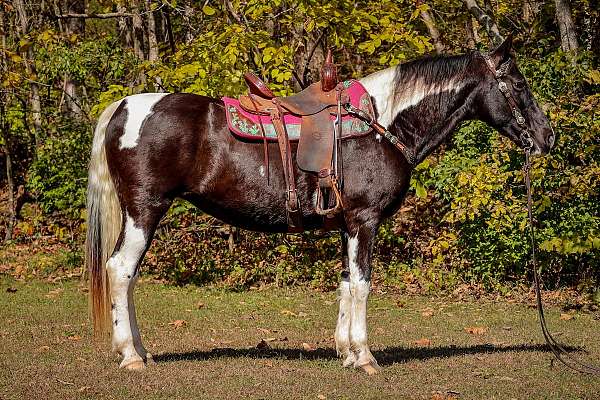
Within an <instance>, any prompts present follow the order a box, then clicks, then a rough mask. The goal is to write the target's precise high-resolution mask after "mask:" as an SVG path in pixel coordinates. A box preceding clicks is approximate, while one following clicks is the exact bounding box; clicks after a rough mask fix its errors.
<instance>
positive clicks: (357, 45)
mask: <svg viewBox="0 0 600 400" xmlns="http://www.w3.org/2000/svg"><path fill="white" fill-rule="evenodd" d="M150 3H151V4H150V6H151V8H152V9H153V10H155V13H154V14H155V16H156V17H159V15H160V18H163V17H164V14H162V12H161V11H160V9H164V10H169V11H170V15H171V17H172V25H173V26H172V29H173V32H174V35H175V40H174V42H175V48H174V50H171V48H170V46H169V45H167V43H166V42H167V40H166V35H165V33H164V32H163V40H164V43H159V45H160V56H159V59H158V60H157V61H152V62H150V61H148V60H142V59H140V58H138V57H139V54H136V52H135V51H134V49H132V48H130V47H131V46H130V45H131V43H129V44H127V41H126V39H125V36H126V35H124V34H123V33H124V32H123V31H120V30H119V29H117V23H116V22H117V21H116V20H98V21H96V20H88V21H87V22H86V24H87V25H86V31H85V34H83V33H82V34H81V35H74V34H66V33H60V30H59V25H58V24H57V23H56V21H54V20H53V21H50V22H48V23H45V24H43V23H40V24H37V23H36V24H37V25H35V28H34V27H33V25H32V27H31V29H30V32H29V33H28V34H27V35H21V36H18V35H15V34H14V32H11V31H10V29H9V31H8V32H9V34H8V35H7V45H6V48H3V49H2V50H1V52H2V53H1V55H2V56H3V58H2V60H3V66H5V70H3V74H2V76H0V83H1V85H2V90H5V91H6V93H10V94H11V95H10V96H9V95H7V98H9V100H10V101H7V107H6V115H5V120H6V121H7V125H8V129H7V130H6V132H2V134H1V135H0V146H5V145H6V142H7V140H6V139H7V138H9V139H11V141H12V143H13V144H14V147H15V151H17V150H18V151H17V154H16V155H17V156H19V157H20V158H19V159H17V160H16V164H18V165H17V166H18V167H19V168H17V170H18V171H19V174H20V176H19V179H18V180H17V181H18V183H19V184H20V183H22V182H25V183H26V186H27V188H28V190H29V192H30V193H31V194H32V195H33V196H34V197H35V199H36V201H37V203H38V205H39V206H40V207H41V209H42V210H43V211H44V212H45V213H46V215H52V216H56V215H57V214H61V215H63V216H68V217H69V218H72V219H74V220H79V221H81V218H80V216H81V214H82V213H81V210H82V209H83V207H84V202H85V187H86V169H87V162H88V154H89V148H90V144H91V136H92V135H91V132H92V129H93V124H94V121H95V119H96V118H97V116H98V115H99V114H100V113H101V112H102V110H104V109H105V108H106V107H107V106H108V105H109V104H110V103H112V102H113V101H115V100H118V99H120V98H122V97H124V96H127V95H130V94H134V93H139V92H144V91H155V90H163V89H164V90H166V91H172V92H191V93H196V94H201V95H207V96H212V97H220V96H223V95H229V96H231V95H236V94H238V93H240V92H242V91H243V90H245V89H244V88H245V85H244V82H243V79H242V75H243V73H244V72H246V71H248V70H251V71H254V72H256V73H257V74H258V75H260V76H261V77H263V78H264V79H265V80H266V81H267V82H268V84H269V86H270V87H271V88H272V89H273V90H274V91H275V93H276V94H279V95H286V94H289V93H291V92H293V91H294V90H298V89H299V84H298V82H297V78H300V79H301V80H305V79H306V82H305V83H310V82H312V81H316V80H317V79H318V66H319V65H320V60H321V59H322V58H323V53H324V50H325V49H326V48H327V47H331V48H332V49H333V51H334V55H335V58H336V63H337V64H338V66H339V74H340V76H341V77H343V78H348V77H360V76H364V75H367V74H369V73H371V72H374V71H377V70H380V69H382V68H384V67H387V66H392V65H396V64H398V63H400V62H403V61H404V60H408V59H412V58H415V57H419V56H421V55H423V54H425V53H428V52H431V51H432V50H433V46H432V45H431V42H430V39H429V35H428V30H427V28H426V27H425V25H424V24H423V22H422V21H421V19H420V13H421V12H423V11H425V10H428V11H429V12H430V14H432V15H434V17H435V18H436V21H437V23H438V28H439V30H440V31H441V32H442V34H443V39H444V41H445V44H446V46H447V47H446V48H447V51H448V52H449V53H458V52H461V51H466V50H470V49H468V48H467V46H468V44H467V41H466V40H465V37H466V34H467V32H466V28H465V26H467V25H466V24H469V23H472V17H471V15H469V13H468V12H467V11H466V10H465V8H464V2H463V1H461V0H451V1H446V0H428V1H425V2H424V4H421V5H415V2H414V1H409V0H382V1H376V2H373V1H364V0H360V1H352V0H327V1H325V0H300V1H295V2H283V1H281V0H267V1H264V0H247V1H240V0H232V1H231V2H215V1H212V2H203V3H202V4H196V3H194V4H192V9H193V11H194V12H193V13H192V15H191V16H188V17H187V18H188V19H187V20H186V19H185V18H183V16H182V14H181V12H180V11H181V10H182V6H181V4H179V3H178V2H160V3H159V2H156V1H152V2H150ZM572 3H573V4H574V17H575V19H576V20H577V21H581V20H582V19H584V18H587V17H586V16H585V15H584V13H585V11H584V10H588V9H590V4H589V2H587V1H575V2H572ZM115 4H116V3H115V2H112V1H102V2H96V1H91V2H90V3H89V7H90V10H97V11H98V10H99V12H109V11H112V10H113V8H114V6H115ZM120 4H121V5H123V4H125V6H126V7H131V5H128V4H126V3H123V2H120ZM228 4H230V5H231V9H229V8H228ZM522 6H523V2H522V1H517V0H501V1H498V2H495V3H494V9H493V13H494V16H495V19H496V21H497V22H498V24H499V26H500V28H501V29H500V30H501V31H502V32H503V33H506V32H508V31H509V30H510V31H515V34H516V41H515V43H516V53H517V54H518V55H519V57H520V58H521V59H520V60H519V65H520V68H521V70H522V71H523V73H524V75H525V76H526V77H527V78H528V80H529V83H530V86H531V88H532V89H533V91H534V92H535V94H536V97H537V99H538V100H539V102H540V103H541V104H542V106H543V108H544V109H545V111H547V113H548V114H549V115H550V117H551V120H552V123H553V125H554V127H555V131H556V133H557V137H558V139H557V144H556V147H555V149H554V150H553V152H552V154H551V155H549V156H546V157H544V158H536V159H535V160H534V166H533V171H532V173H533V185H534V190H535V195H536V197H535V208H536V215H537V217H538V220H539V223H538V225H539V226H538V242H539V243H540V250H541V252H540V259H541V263H542V267H543V269H544V272H545V273H546V274H550V277H551V282H559V281H560V282H564V281H565V280H566V281H567V282H575V281H577V277H583V278H582V279H583V280H584V281H585V282H591V284H597V282H598V280H599V277H598V273H599V272H598V270H597V266H598V265H600V248H599V247H600V217H599V216H600V198H599V197H600V195H599V193H600V187H599V185H600V183H599V182H600V166H599V160H600V155H599V146H600V142H599V141H600V118H598V109H600V94H599V89H600V71H599V67H598V56H597V54H590V53H586V52H585V51H580V52H579V54H577V55H574V54H566V53H563V52H561V51H559V50H557V47H558V43H559V40H560V38H559V37H558V36H557V34H556V32H557V29H556V27H555V26H554V25H553V24H554V8H553V6H552V5H551V4H550V3H547V4H545V5H543V6H542V8H540V10H539V14H538V15H537V16H532V17H531V20H530V21H525V20H524V19H523V18H522V15H520V13H521V11H522ZM35 7H36V6H35V5H33V4H32V5H31V10H34V9H35ZM489 11H491V10H488V12H489ZM594 12H595V13H596V14H594V15H597V11H594ZM9 15H10V14H9ZM145 15H146V14H143V16H142V18H145ZM441 17H443V18H441ZM588 17H589V16H588ZM11 18H12V17H9V18H8V21H9V25H10V22H11V21H12V19H11ZM590 18H591V17H590ZM34 20H35V18H34V19H32V23H33V22H34ZM40 20H43V18H40ZM590 20H593V19H590ZM15 21H16V19H15ZM162 22H164V21H162ZM588 22H589V21H588ZM158 26H159V30H162V29H163V27H164V24H159V25H158ZM9 28H10V26H9ZM189 32H193V39H191V40H187V36H188V35H187V34H188V33H189ZM475 32H476V33H477V34H478V35H479V36H480V37H481V38H482V39H483V40H482V41H481V42H479V43H477V44H476V46H477V47H479V48H480V49H481V50H485V49H486V48H487V46H488V43H487V42H486V39H485V38H486V34H485V31H484V28H483V27H481V26H477V25H476V26H475ZM471 33H472V32H471ZM586 34H587V33H586ZM184 37H186V39H185V40H184ZM141 44H142V49H141V52H142V54H143V53H144V51H146V52H147V40H145V39H144V40H142V43H141ZM317 44H318V46H316V45H317ZM315 46H316V47H315ZM144 48H146V49H145V50H144ZM589 48H592V47H589ZM313 49H315V50H316V51H315V52H314V53H313V56H314V57H313V58H312V59H311V60H309V55H310V54H311V52H312V51H313ZM28 50H33V51H32V52H30V53H29V52H28ZM141 58H144V57H141ZM146 58H147V57H146ZM28 66H31V67H33V68H28ZM67 78H68V79H69V80H70V81H71V82H73V83H74V84H75V86H76V87H77V88H78V89H80V90H81V92H80V93H79V94H78V96H77V97H78V101H80V103H81V104H80V105H81V106H82V109H83V112H82V113H81V115H73V114H70V113H69V112H68V111H67V110H66V108H67V107H66V106H65V104H66V102H67V101H68V100H69V98H68V97H67V96H66V94H65V93H64V92H63V90H62V88H63V87H64V85H65V84H66V82H67ZM34 83H37V85H38V89H39V92H40V98H41V105H42V110H41V111H42V116H41V118H42V126H41V127H40V129H39V130H37V131H36V130H35V129H34V127H33V118H32V113H31V107H30V98H31V97H30V94H31V89H32V85H33V84H34ZM159 84H160V86H159ZM3 93H4V92H3ZM11 96H12V97H11ZM3 99H4V98H3ZM23 149H25V150H23ZM0 157H2V154H1V153H0ZM13 158H16V157H13ZM0 161H2V160H1V159H0ZM521 166H522V155H521V154H520V152H519V151H518V150H517V149H516V148H515V146H514V144H512V143H510V142H509V141H508V140H507V139H505V138H503V137H501V136H499V135H498V134H497V133H495V132H494V131H493V130H492V129H490V128H488V127H486V126H485V125H483V124H481V123H475V122H472V123H466V124H464V125H463V126H462V127H461V129H460V130H459V131H458V132H456V134H455V136H454V138H453V139H452V141H451V143H449V144H447V146H446V147H445V148H444V149H442V150H441V151H440V152H438V153H436V154H434V155H433V156H432V157H430V158H428V159H427V160H425V162H423V163H422V164H421V165H419V166H418V167H417V168H416V170H415V171H414V174H413V176H412V179H411V188H412V190H411V195H413V196H411V197H410V198H409V199H408V200H409V201H408V204H409V205H408V206H406V205H405V206H404V207H403V209H402V210H401V211H400V213H399V214H398V215H397V217H396V218H395V219H393V220H390V221H386V222H385V223H384V224H383V225H382V227H381V228H380V232H379V241H378V243H377V245H376V248H375V252H374V254H375V262H374V274H373V276H374V278H375V279H381V280H382V281H383V282H385V283H389V284H393V285H397V286H400V287H408V286H412V285H416V286H420V287H421V288H424V289H426V290H439V289H447V288H451V287H452V286H454V285H456V284H457V283H459V282H461V281H463V280H466V281H471V282H484V283H485V284H486V285H488V287H498V285H500V284H502V283H503V282H507V281H512V280H519V279H522V278H523V277H524V276H525V274H526V268H525V266H526V261H527V259H528V257H529V251H530V248H529V244H528V241H527V237H526V235H527V231H526V213H525V198H524V187H523V181H522V174H521V171H520V168H521ZM38 225H39V221H36V224H35V229H34V228H33V226H27V224H26V223H25V222H20V223H19V226H18V229H21V228H22V229H21V231H22V232H30V231H34V230H35V231H37V230H38V228H39V226H38ZM50 225H51V226H52V227H53V228H52V229H53V230H56V232H57V233H56V236H60V235H62V233H61V232H62V231H61V229H63V227H61V226H59V225H56V226H55V225H53V224H50ZM157 237H158V240H157V241H155V244H154V247H153V248H152V250H151V254H150V255H149V258H148V260H147V263H148V265H149V267H150V269H151V271H152V272H153V273H154V274H155V275H157V276H159V277H161V278H163V279H167V280H170V281H174V282H178V283H182V284H183V283H189V282H191V283H197V284H202V283H207V282H222V283H224V284H226V285H228V286H230V287H233V288H242V287H248V286H253V285H257V284H260V283H263V282H271V283H276V284H278V285H283V284H294V283H298V282H304V283H308V284H311V285H314V286H317V287H323V288H330V287H332V286H333V285H334V283H335V282H336V280H337V275H338V272H339V271H340V269H341V266H340V261H339V260H340V251H339V246H340V243H339V238H338V237H337V235H336V234H333V233H332V234H326V235H321V234H308V235H304V236H283V235H265V234H257V233H252V232H243V231H240V232H237V233H236V240H235V244H234V250H233V252H230V251H229V241H228V234H227V232H226V230H224V228H223V227H222V226H221V224H220V223H217V222H216V221H215V220H214V219H212V218H210V217H208V216H206V215H204V214H202V213H201V212H199V211H197V210H195V209H193V208H191V207H190V206H189V205H188V204H187V203H183V202H180V203H177V204H176V205H175V206H174V207H173V208H172V210H171V211H170V213H169V215H168V217H167V218H166V220H165V221H164V222H163V223H162V224H161V228H160V230H159V232H158V234H157ZM594 282H595V283H594Z"/></svg>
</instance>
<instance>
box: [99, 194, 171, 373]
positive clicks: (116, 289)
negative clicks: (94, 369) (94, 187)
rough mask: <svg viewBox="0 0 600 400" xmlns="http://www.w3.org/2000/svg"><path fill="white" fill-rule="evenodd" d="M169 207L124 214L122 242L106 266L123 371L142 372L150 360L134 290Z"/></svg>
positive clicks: (115, 345)
mask: <svg viewBox="0 0 600 400" xmlns="http://www.w3.org/2000/svg"><path fill="white" fill-rule="evenodd" d="M168 206H169V203H166V202H165V204H162V205H160V206H158V207H153V208H151V207H149V208H147V209H144V210H141V211H138V210H127V211H125V212H124V215H123V227H122V228H121V234H120V236H119V241H118V242H117V246H116V247H115V251H114V252H113V254H112V256H111V257H110V259H109V260H108V262H107V263H106V269H107V272H108V279H109V283H110V296H111V310H112V326H113V330H112V331H113V335H112V347H113V351H116V352H118V353H120V354H121V355H122V356H123V361H122V362H121V364H120V367H122V368H128V369H139V368H143V367H144V366H145V362H146V361H147V360H148V358H149V357H150V355H149V354H148V353H147V352H146V349H145V348H144V346H143V345H142V340H141V337H140V332H139V329H138V326H137V319H136V315H135V305H134V303H133V289H134V286H135V283H136V281H137V278H138V276H139V266H140V264H141V261H142V258H143V257H144V254H145V253H146V250H147V249H148V247H149V246H150V242H151V241H152V237H153V235H154V231H155V229H156V226H157V224H158V222H159V221H160V218H161V217H162V215H163V214H164V212H165V211H166V210H167V209H168ZM128 211H129V212H128ZM134 211H136V212H134ZM130 212H131V214H130Z"/></svg>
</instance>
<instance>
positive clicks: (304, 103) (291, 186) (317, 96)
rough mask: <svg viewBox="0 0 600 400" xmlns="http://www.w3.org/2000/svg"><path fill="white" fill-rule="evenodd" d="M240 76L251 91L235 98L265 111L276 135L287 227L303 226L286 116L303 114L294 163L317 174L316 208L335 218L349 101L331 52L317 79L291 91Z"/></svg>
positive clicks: (251, 109) (253, 109) (338, 208)
mask: <svg viewBox="0 0 600 400" xmlns="http://www.w3.org/2000/svg"><path fill="white" fill-rule="evenodd" d="M244 79H245V80H246V82H247V84H248V91H249V93H248V95H242V96H240V97H239V101H240V106H241V107H242V108H243V109H245V110H246V111H248V112H250V113H253V114H257V115H269V116H270V118H271V120H272V122H273V126H274V127H275V131H276V133H277V142H278V144H279V152H280V155H281V161H282V165H283V172H284V178H285V184H286V189H287V191H286V210H287V221H288V225H289V229H290V231H301V230H302V210H301V207H300V202H299V199H298V194H297V191H296V181H295V177H294V166H293V158H292V152H291V146H290V140H289V138H288V133H287V130H286V126H285V122H284V115H285V114H292V115H295V116H298V117H301V118H302V125H301V130H300V140H299V142H298V150H297V154H296V161H297V163H298V167H299V168H300V169H302V170H303V171H307V172H312V173H315V174H316V175H317V176H318V181H319V184H318V188H317V199H316V207H315V210H316V212H317V213H318V214H320V215H323V216H326V217H328V218H333V217H334V216H335V215H336V214H337V213H339V212H340V211H341V210H342V208H343V203H342V196H341V186H342V164H341V161H342V159H341V156H340V152H341V148H340V141H341V137H342V117H343V116H344V115H347V111H346V110H345V109H343V107H342V104H345V103H347V102H348V98H349V97H348V93H347V90H346V88H345V86H344V85H343V83H340V82H338V79H337V70H336V66H335V64H334V63H333V57H332V54H331V50H329V51H328V52H327V57H326V59H325V62H324V64H323V67H322V68H321V80H320V81H319V82H316V83H314V84H312V85H310V86H308V87H307V88H306V89H304V90H303V91H301V92H300V93H297V94H295V95H292V96H289V97H275V95H274V94H273V92H272V91H271V90H270V89H269V88H268V86H267V85H266V84H265V83H264V82H263V81H261V80H260V79H259V78H258V77H257V76H255V75H254V74H252V73H246V74H245V75H244ZM332 115H334V116H335V117H336V118H335V121H332V118H331V116H332ZM260 126H261V130H262V136H263V139H264V140H263V142H264V144H265V164H267V165H266V166H267V171H268V154H267V146H266V135H265V131H264V127H263V126H262V123H261V124H260ZM267 174H268V172H267ZM267 179H268V177H267Z"/></svg>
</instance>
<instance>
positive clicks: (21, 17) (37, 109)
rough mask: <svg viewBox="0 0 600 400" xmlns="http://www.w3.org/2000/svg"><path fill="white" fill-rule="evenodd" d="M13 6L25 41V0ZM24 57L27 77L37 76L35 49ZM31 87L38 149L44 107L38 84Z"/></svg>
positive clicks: (18, 1) (32, 84)
mask: <svg viewBox="0 0 600 400" xmlns="http://www.w3.org/2000/svg"><path fill="white" fill-rule="evenodd" d="M13 4H14V7H15V9H16V11H17V20H16V21H15V23H16V25H17V30H18V33H19V34H20V36H21V38H23V39H24V38H25V37H26V36H27V33H28V29H27V26H28V17H27V11H26V9H25V3H24V2H23V0H14V2H13ZM23 56H24V57H23V58H24V60H25V61H24V63H25V71H26V72H27V75H28V76H32V75H35V67H34V66H33V63H32V62H31V61H32V60H33V48H32V47H30V48H29V49H28V50H27V52H26V53H25V54H23ZM29 85H30V89H31V91H30V96H29V101H30V103H31V117H32V120H33V136H34V139H35V146H36V148H37V147H39V146H40V133H41V130H42V106H41V102H40V94H39V93H40V90H39V86H38V84H37V82H34V81H30V82H29Z"/></svg>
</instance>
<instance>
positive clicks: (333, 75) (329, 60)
mask: <svg viewBox="0 0 600 400" xmlns="http://www.w3.org/2000/svg"><path fill="white" fill-rule="evenodd" d="M337 83H338V76H337V67H336V66H335V64H334V63H333V54H332V53H331V49H327V56H326V57H325V62H324V63H323V67H322V68H321V89H322V90H323V91H324V92H329V91H330V90H333V89H334V88H335V87H336V85H337Z"/></svg>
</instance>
